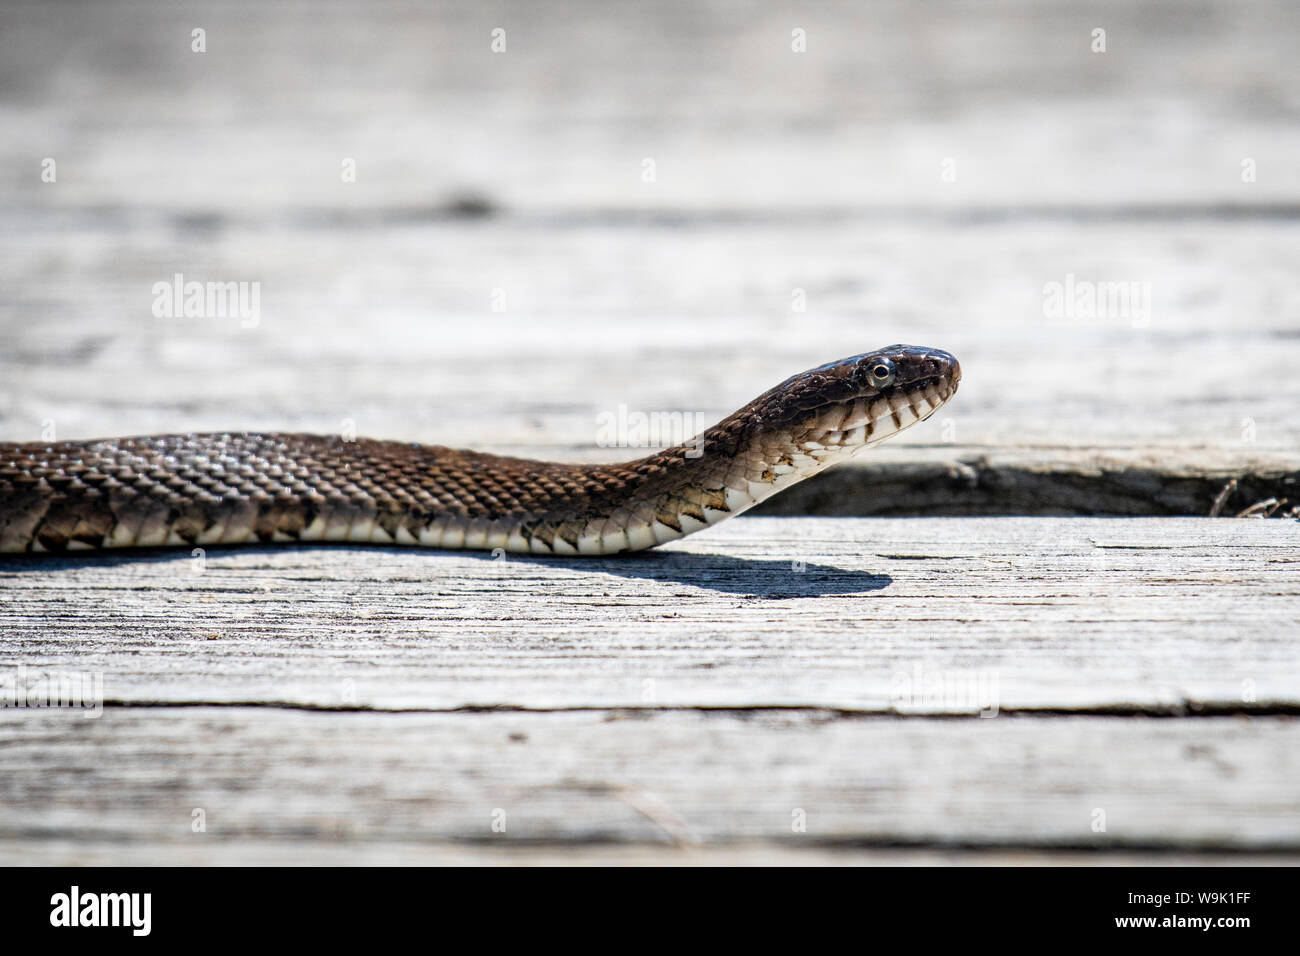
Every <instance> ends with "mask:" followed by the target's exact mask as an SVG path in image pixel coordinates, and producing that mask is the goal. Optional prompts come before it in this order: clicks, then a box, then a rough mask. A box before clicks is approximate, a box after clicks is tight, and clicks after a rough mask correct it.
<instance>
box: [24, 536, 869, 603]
mask: <svg viewBox="0 0 1300 956" xmlns="http://www.w3.org/2000/svg"><path fill="white" fill-rule="evenodd" d="M316 548H328V549H330V550H338V549H347V548H352V549H356V550H357V551H368V552H371V553H374V552H381V553H382V552H391V553H393V554H395V555H404V556H409V555H410V554H412V552H413V550H414V549H411V548H403V547H389V546H386V545H355V544H346V543H341V544H314V543H313V544H301V545H293V544H276V545H266V546H256V545H254V546H251V547H250V546H248V545H240V546H232V547H222V546H219V545H218V546H213V547H212V548H210V549H208V550H209V552H210V553H211V554H213V555H217V554H221V553H223V552H229V553H233V552H235V551H239V552H243V553H249V552H252V553H257V552H264V553H265V554H268V555H273V554H277V553H284V552H285V551H293V550H301V551H306V550H313V549H316ZM426 553H427V554H428V555H429V557H430V560H431V561H436V560H437V559H438V558H439V557H440V556H453V555H454V556H456V557H458V558H470V559H472V560H475V561H483V562H490V563H492V564H494V565H500V564H501V562H502V561H504V562H507V563H508V564H510V565H515V566H523V565H530V566H536V567H537V568H538V569H542V568H557V567H559V568H565V569H568V570H572V571H575V572H580V573H581V572H600V573H602V574H614V575H618V576H619V577H624V578H639V579H641V580H646V581H655V582H657V583H660V584H680V585H689V586H691V587H696V588H703V589H706V590H710V591H717V592H719V593H722V594H734V595H741V596H745V597H759V598H800V597H823V596H826V595H833V594H863V593H866V592H869V591H879V590H882V589H884V588H887V587H889V585H891V584H893V580H894V579H893V578H891V577H890V576H889V575H888V574H879V573H873V572H870V571H855V570H851V569H849V568H839V567H835V566H833V565H828V564H816V563H813V562H809V561H802V560H800V559H790V558H786V559H783V560H771V559H764V558H740V557H735V556H733V555H727V554H707V553H700V552H696V551H643V552H638V553H636V554H625V555H608V556H604V557H599V558H597V557H573V558H568V557H554V556H544V555H530V554H509V555H506V556H505V557H504V558H496V557H493V556H492V555H491V554H489V553H487V552H484V551H442V550H439V549H429V550H428V551H427V552H426ZM188 561H190V554H189V552H188V551H186V550H184V549H180V548H141V549H139V550H135V549H132V550H129V551H102V552H96V553H80V554H77V555H76V556H75V557H74V556H67V555H54V554H40V555H32V554H23V555H16V554H15V555H9V554H6V555H0V574H5V573H10V574H12V573H20V574H21V573H33V572H49V571H67V570H72V569H74V568H84V567H88V566H99V567H114V566H122V565H132V564H153V563H175V564H177V565H180V563H181V562H188Z"/></svg>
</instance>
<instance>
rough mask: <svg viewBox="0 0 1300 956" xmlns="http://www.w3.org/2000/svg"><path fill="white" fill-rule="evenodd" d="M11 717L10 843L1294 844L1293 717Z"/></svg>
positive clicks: (115, 712) (1, 821) (1298, 821)
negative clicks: (196, 827) (198, 818)
mask: <svg viewBox="0 0 1300 956" xmlns="http://www.w3.org/2000/svg"><path fill="white" fill-rule="evenodd" d="M0 730H2V732H3V737H4V739H5V740H6V745H5V747H4V763H5V771H6V772H5V773H4V774H3V775H0V797H2V798H0V838H3V841H4V842H3V843H0V846H14V845H15V843H17V844H20V845H21V844H26V845H27V846H28V847H37V846H40V845H42V844H43V843H45V842H46V841H51V842H54V843H55V845H57V844H58V842H59V841H62V843H63V844H64V846H65V847H66V846H68V845H77V846H80V845H82V844H83V843H84V844H86V845H89V846H92V847H96V846H97V847H100V848H102V847H104V846H105V845H107V844H109V843H114V844H117V845H120V846H129V845H131V844H135V843H137V842H142V843H143V844H145V845H150V846H156V845H163V846H169V847H170V855H172V856H181V857H183V858H188V859H204V858H205V857H206V854H207V853H208V849H207V848H208V847H209V846H210V845H217V846H218V847H219V846H220V845H221V844H223V843H227V842H229V843H231V844H232V845H235V846H239V847H241V848H242V849H243V850H246V851H248V852H249V853H250V854H251V856H246V857H242V861H244V862H266V861H269V860H273V859H277V858H280V859H283V857H284V855H285V853H286V844H287V843H292V842H293V841H302V843H303V844H304V845H306V844H309V843H316V844H325V845H329V844H335V845H337V846H341V847H347V848H349V849H353V850H355V851H356V852H357V854H358V862H363V861H365V859H366V854H367V848H368V847H370V846H372V845H373V846H374V847H376V853H377V854H379V855H380V856H381V858H382V855H384V854H388V855H397V856H398V857H399V858H402V857H405V858H407V859H413V860H418V859H420V858H421V857H427V856H428V855H431V854H433V853H436V852H438V850H439V848H440V847H444V846H445V845H446V843H447V841H457V842H467V843H478V844H484V845H492V844H501V845H504V846H510V845H517V844H520V843H523V844H528V843H537V842H539V841H563V842H565V843H566V844H569V845H574V844H581V843H592V842H595V843H609V842H613V843H640V844H646V843H649V844H653V843H675V844H680V845H686V846H689V845H694V844H703V845H719V844H723V845H725V844H729V843H739V844H741V845H742V847H743V846H746V845H748V846H750V847H753V846H755V845H775V846H777V847H785V848H792V849H793V848H800V847H803V848H812V847H817V846H844V845H847V846H854V845H857V846H871V845H873V844H885V845H897V844H900V843H901V844H907V845H917V846H921V847H929V848H931V849H938V850H943V849H944V848H952V847H958V846H974V847H989V848H998V847H1028V848H1043V849H1053V848H1059V849H1067V850H1068V849H1076V850H1078V849H1107V848H1109V849H1118V850H1126V849H1127V850H1150V849H1159V848H1166V849H1174V850H1177V849H1182V850H1192V849H1199V850H1208V851H1215V850H1219V851H1222V850H1233V849H1236V850H1246V851H1252V850H1253V851H1262V850H1273V851H1279V850H1282V851H1287V852H1289V853H1291V854H1295V853H1297V852H1300V812H1297V811H1300V797H1298V796H1297V794H1300V787H1298V786H1297V784H1300V764H1297V756H1296V755H1297V753H1300V723H1298V722H1297V721H1295V720H1293V719H1288V718H1254V719H1242V718H1198V719H1173V720H1144V719H1124V718H1103V717H1090V718H1075V717H1071V718H1061V719H1052V720H1047V719H1041V718H1037V719H1025V718H1009V717H1001V718H996V719H990V720H982V719H978V718H969V719H957V720H933V719H924V718H884V719H846V718H835V717H832V716H830V715H826V714H819V713H806V712H798V713H775V714H774V713H757V714H755V713H750V714H735V713H722V714H703V713H698V712H676V713H645V714H639V715H630V714H627V713H603V712H597V713H566V714H364V713H361V714H312V713H302V712H294V711H287V710H280V709H256V708H240V707H234V708H219V709H218V708H197V709H184V710H166V709H164V710H152V709H150V710H141V709H138V708H113V709H110V710H108V711H106V712H105V714H104V715H103V717H102V718H100V719H98V720H86V719H83V718H81V717H75V716H72V715H69V714H67V713H54V712H50V711H27V712H17V711H3V712H0ZM195 810H201V811H202V816H203V821H204V825H205V826H206V829H205V830H204V832H201V833H195V832H193V830H192V821H193V820H194V819H195ZM494 819H495V820H497V821H498V827H500V825H501V822H502V821H503V822H504V826H505V829H504V832H498V831H494V829H493V822H494ZM800 827H802V831H801V829H800ZM254 840H256V841H261V840H265V841H267V842H268V843H269V844H270V847H271V849H270V850H268V851H267V855H266V857H265V858H264V857H263V856H262V855H261V853H260V851H258V850H257V849H256V848H255V847H254V846H253V844H252V841H254ZM402 844H409V845H410V847H409V849H410V851H411V852H410V853H409V854H408V853H404V852H403V850H402V849H401V847H400V845H402ZM65 852H66V851H65ZM100 852H103V850H102V849H101V850H100ZM217 858H218V859H220V857H219V856H218V857H217ZM20 859H21V857H20Z"/></svg>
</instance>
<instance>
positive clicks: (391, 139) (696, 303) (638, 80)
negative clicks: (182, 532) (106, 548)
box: [0, 0, 1300, 864]
mask: <svg viewBox="0 0 1300 956" xmlns="http://www.w3.org/2000/svg"><path fill="white" fill-rule="evenodd" d="M1297 27H1300V8H1297V7H1296V6H1295V5H1294V4H1289V3H1284V2H1280V0H1240V2H1238V0H1233V2H1227V0H1209V2H1204V3H1197V4H1192V5H1188V4H1185V3H1181V2H1176V0H1156V2H1150V3H1143V4H1141V5H1134V4H1132V3H1129V2H1126V0H1102V2H1100V3H1093V4H1089V5H1088V7H1087V9H1086V10H1085V9H1082V8H1080V7H1079V6H1078V5H1077V4H1073V3H1069V2H1067V0H1052V2H1046V3H1043V2H1037V0H1034V2H1030V0H1006V2H998V3H991V4H979V5H970V4H966V3H962V2H958V0H942V2H938V3H927V4H923V5H917V4H913V3H907V2H904V0H885V2H878V3H872V4H843V3H839V2H835V0H813V2H810V3H801V4H799V5H798V6H797V8H794V7H788V6H784V5H779V4H773V5H768V6H764V7H759V8H753V7H751V6H750V5H743V4H734V3H731V2H728V0H708V2H698V3H682V4H672V5H657V4H649V5H647V4H634V3H608V2H598V0H582V2H568V3H564V4H545V5H536V4H523V3H512V2H506V0H487V2H481V3H475V4H458V3H434V4H428V5H415V6H412V5H410V4H407V3H402V2H397V0H381V2H376V3H365V4H360V3H357V4H352V3H330V4H320V5H313V6H312V8H311V9H310V11H308V10H305V9H304V8H300V7H298V6H292V5H279V4H271V5H268V4H262V3H257V2H253V0H240V2H223V3H216V2H214V0H182V2H176V3H169V4H166V5H158V4H153V3H147V2H138V0H112V2H96V3H89V2H86V3H61V4H47V3H39V2H34V0H30V2H16V3H9V4H6V5H4V7H3V9H0V124H3V128H4V130H5V133H6V135H5V136H3V137H0V208H3V209H4V215H3V216H0V441H13V440H24V441H25V440H37V439H44V440H52V439H55V438H84V437H95V436H102V435H113V434H132V433H135V434H138V433H152V432H172V431H183V430H225V429H261V430H271V429H274V430H303V431H318V432H337V431H341V430H352V429H355V431H356V432H357V433H359V434H364V435H370V436H373V437H379V438H399V439H409V440H417V441H427V442H437V443H442V444H450V445H456V446H468V447H475V448H480V449H483V450H489V451H498V452H505V453H513V454H524V455H534V456H544V457H553V458H563V459H569V460H587V461H591V460H613V459H619V458H626V457H635V456H638V455H640V454H642V453H643V451H644V449H642V448H640V447H601V446H600V445H599V444H598V437H599V434H600V433H599V423H600V417H601V416H602V415H609V414H616V413H617V412H618V410H619V409H620V408H621V407H626V409H627V410H629V411H631V412H633V413H636V412H643V413H654V412H670V413H672V412H683V413H689V414H690V415H691V416H693V420H695V421H697V422H703V423H705V424H711V423H712V422H713V421H716V420H717V419H718V418H720V417H721V416H722V415H724V414H726V413H728V412H730V411H732V410H733V409H735V408H737V407H739V406H740V405H742V404H743V403H745V402H747V401H748V400H750V399H751V398H753V397H754V396H755V395H757V394H758V393H759V392H761V391H762V390H764V389H766V388H768V387H770V386H771V385H773V384H775V383H776V382H778V381H780V380H782V379H783V378H785V377H786V376H788V375H790V374H792V373H793V372H796V371H799V370H801V369H803V368H807V367H810V366H813V365H816V364H819V363H821V362H824V361H827V360H829V359H833V358H838V357H842V356H846V355H850V354H855V353H857V352H861V351H863V350H866V349H870V348H873V347H877V346H881V345H885V344H887V343H889V342H894V341H903V342H915V343H919V344H931V345H935V346H938V347H941V348H945V349H948V350H950V351H952V352H953V353H955V354H956V355H957V356H958V357H959V358H960V359H961V361H962V364H963V369H964V378H963V383H962V387H961V391H960V393H959V394H958V396H957V398H956V399H955V401H954V402H953V403H952V404H951V405H950V406H949V407H947V408H945V409H944V410H943V412H942V413H941V414H940V415H938V416H937V417H936V418H935V419H934V420H932V421H931V422H928V423H926V424H925V425H923V426H921V427H919V428H917V429H914V430H912V431H909V432H907V433H906V434H904V435H903V436H901V437H900V438H899V439H898V440H896V441H894V442H891V443H889V444H888V445H886V446H884V447H882V448H879V449H877V450H876V452H875V454H874V455H872V456H870V457H869V458H868V459H864V460H863V462H862V464H861V465H860V466H850V467H845V468H843V469H839V470H835V471H832V472H830V473H828V474H826V475H825V476H822V477H821V478H819V479H818V480H816V481H814V482H808V483H806V484H804V485H800V486H797V487H796V488H795V489H793V490H792V491H791V492H789V493H786V494H783V495H781V496H779V497H778V498H776V499H774V500H773V501H772V502H771V503H770V504H769V505H768V506H767V507H766V509H765V511H766V512H767V514H769V515H772V514H784V515H787V516H791V517H785V518H775V517H755V518H750V517H746V518H742V519H738V520H736V521H734V522H729V523H726V524H724V525H723V526H721V527H719V528H718V529H716V530H715V531H713V532H710V533H708V534H707V535H704V536H697V537H693V538H690V539H687V540H686V541H684V542H682V543H680V544H677V545H672V546H670V547H668V548H665V549H664V551H663V553H661V554H652V555H645V556H639V557H634V558H629V559H627V560H619V561H603V562H579V561H526V560H521V559H511V560H507V561H495V560H493V559H491V558H490V557H489V556H484V555H464V554H449V553H426V552H416V551H404V550H398V549H384V548H379V549H363V548H275V549H252V550H247V551H224V552H223V551H211V552H209V553H207V554H206V555H205V556H204V557H203V560H202V562H201V564H200V563H199V562H196V560H195V559H194V558H192V557H190V556H189V555H188V554H187V553H184V552H181V553H179V554H176V553H163V552H150V553H145V554H141V555H135V556H130V557H126V556H92V557H86V558H80V559H78V560H75V561H72V560H61V559H52V560H39V561H38V560H33V559H6V560H2V561H0V679H3V680H5V681H7V682H8V683H6V684H4V687H6V688H7V687H10V686H16V682H19V681H21V682H22V683H23V684H24V686H29V687H39V686H41V683H42V682H43V681H48V680H49V679H50V678H52V677H53V678H57V677H58V676H59V675H64V676H78V677H89V678H91V679H92V680H94V679H96V678H98V679H101V680H102V694H103V697H104V700H105V704H104V710H103V713H102V716H100V717H98V718H96V719H93V720H92V719H87V718H85V717H84V716H83V715H81V714H77V713H71V712H68V711H50V710H39V709H17V708H12V707H9V708H0V862H13V863H25V864H26V863H47V862H60V863H104V862H129V863H142V864H149V863H166V862H173V863H196V862H212V863H239V862H262V863H276V862H280V863H283V862H291V863H299V862H300V863H322V862H331V863H363V862H377V863H488V864H496V863H520V864H535V863H590V862H613V863H726V864H744V863H764V862H784V863H795V864H798V863H815V864H825V863H850V864H856V863H940V864H961V863H1022V862H1044V861H1046V862H1056V863H1074V864H1080V863H1084V864H1086V863H1094V862H1109V863H1121V864H1122V863H1129V862H1171V863H1188V862H1192V863H1238V862H1295V861H1296V860H1297V859H1300V857H1297V851H1298V849H1300V846H1298V845H1300V831H1298V827H1297V820H1300V798H1298V797H1297V794H1300V774H1298V773H1297V767H1296V761H1295V757H1294V754H1295V752H1296V743H1297V741H1296V740H1295V739H1294V738H1295V718H1296V715H1297V711H1298V709H1300V627H1298V626H1297V623H1296V622H1297V620H1300V559H1298V558H1297V554H1298V553H1300V552H1298V551H1297V547H1296V544H1297V534H1298V533H1300V532H1298V531H1297V528H1298V527H1300V526H1297V524H1296V523H1295V522H1294V521H1248V520H1240V521H1231V520H1225V519H1220V520H1215V521H1210V520H1193V519H1171V518H1161V519H1155V518H1125V519H1099V518H1086V519H1069V520H1067V519H1063V518H1060V517H1038V518H968V517H951V516H953V515H986V514H999V515H1006V514H1020V515H1025V514H1032V515H1045V516H1057V515H1070V514H1078V515H1087V514H1098V513H1101V514H1116V515H1118V514H1123V515H1205V514H1208V513H1209V511H1210V508H1211V505H1212V502H1213V501H1214V499H1215V496H1216V495H1217V494H1218V492H1219V490H1220V489H1222V488H1223V486H1224V485H1225V484H1226V483H1227V482H1228V481H1229V480H1232V479H1236V480H1237V485H1236V486H1235V490H1234V491H1233V493H1232V495H1231V497H1230V498H1228V499H1227V501H1226V503H1225V505H1224V508H1223V513H1224V514H1234V513H1236V512H1238V511H1240V510H1241V509H1244V508H1246V507H1248V506H1250V505H1251V504H1253V503H1254V502H1257V501H1260V500H1263V499H1267V498H1270V497H1273V498H1279V499H1280V498H1287V499H1289V501H1288V505H1287V507H1290V506H1293V505H1296V504H1297V503H1300V490H1297V488H1296V485H1297V480H1298V477H1300V416H1297V414H1296V411H1297V408H1300V378H1298V377H1297V376H1296V375H1295V369H1296V368H1297V366H1298V365H1300V296H1297V295H1296V291H1295V263H1296V261H1297V260H1298V259H1300V228H1298V227H1300V126H1298V125H1297V124H1296V123H1295V122H1294V117H1295V115H1296V114H1297V112H1300V71H1297V70H1296V69H1295V68H1294V64H1293V61H1294V55H1295V51H1294V37H1295V35H1296V32H1297ZM196 28H201V29H203V30H204V31H205V36H206V43H207V48H206V52H203V53H194V52H192V51H191V36H192V31H193V30H195V29H196ZM498 28H499V29H503V30H505V31H506V39H507V50H506V51H505V52H503V53H500V54H494V53H492V52H491V50H490V46H489V44H490V42H491V39H492V31H493V30H494V29H498ZM1098 28H1102V29H1105V31H1106V39H1107V49H1106V52H1105V53H1094V52H1093V51H1092V49H1091V45H1092V42H1093V40H1092V32H1093V30H1095V29H1098ZM796 29H799V30H803V31H805V36H806V41H807V48H806V52H803V53H795V52H793V51H792V50H791V39H792V31H793V30H796ZM47 160H52V161H54V163H55V164H56V169H57V174H56V178H55V180H54V181H53V182H46V181H43V179H42V171H43V169H44V168H45V166H46V161H47ZM647 160H651V161H652V162H653V164H654V170H655V176H654V178H653V181H646V179H645V178H644V172H645V170H646V168H647V166H646V161H647ZM347 161H355V169H356V180H355V182H344V181H343V177H342V175H341V170H342V168H343V166H344V164H345V163H346V162H347ZM1243 163H1248V164H1250V166H1251V169H1252V170H1253V171H1254V175H1253V177H1250V178H1243V170H1244V166H1243ZM949 171H951V172H955V176H945V173H946V172H949ZM177 273H180V274H182V275H183V276H184V277H185V279H187V280H197V281H201V282H209V281H211V282H231V281H234V282H247V283H256V284H257V288H258V290H259V296H260V299H259V303H260V307H259V310H258V314H257V316H256V321H255V322H248V323H244V322H241V321H240V320H239V319H238V318H223V317H220V316H215V315H209V316H206V317H197V318H159V317H157V316H155V314H154V312H153V304H154V299H155V293H154V286H155V284H156V283H159V282H167V281H171V280H172V278H173V276H174V275H176V274H177ZM1067 281H1079V282H1093V283H1107V282H1121V283H1137V284H1138V285H1137V286H1135V287H1134V290H1136V291H1138V292H1139V293H1140V294H1142V295H1146V294H1149V297H1150V298H1149V303H1150V309H1149V313H1147V312H1144V313H1143V314H1141V315H1131V314H1130V315H1124V314H1118V313H1116V312H1114V311H1111V312H1104V311H1103V312H1102V313H1100V314H1097V315H1095V316H1093V317H1088V316H1084V315H1070V316H1067V315H1057V314H1055V313H1053V311H1052V309H1051V306H1050V301H1049V290H1050V289H1051V288H1052V285H1051V284H1053V283H1065V282H1067ZM917 514H926V515H943V516H946V517H933V518H925V519H917V518H903V517H888V518H880V517H877V518H869V519H859V518H846V517H838V518H834V519H830V518H812V517H809V516H813V515H822V516H824V515H837V516H863V515H917ZM991 701H992V702H993V703H996V709H997V713H998V716H997V717H994V718H989V719H983V718H980V717H977V716H975V714H977V713H979V712H980V711H989V710H991V709H992V708H991V707H990V706H989V705H990V702H991ZM195 808H204V809H205V811H206V813H207V815H208V816H207V819H208V829H207V831H206V832H205V833H202V834H197V833H193V832H192V831H191V829H190V821H191V814H192V812H193V810H194V809H195ZM496 808H501V809H503V810H505V811H506V813H507V818H508V826H507V831H506V832H505V833H503V834H495V833H493V832H492V831H491V830H490V828H489V824H490V822H491V814H492V811H493V810H494V809H496ZM796 808H802V809H804V810H805V811H806V812H807V831H806V832H805V833H794V832H792V830H791V826H790V824H791V813H792V811H793V810H794V809H796ZM1098 809H1101V810H1103V811H1104V812H1105V814H1106V829H1105V831H1094V830H1093V828H1092V822H1093V819H1094V817H1093V813H1094V811H1095V810H1098ZM1099 850H1100V851H1102V852H1098V851H1099Z"/></svg>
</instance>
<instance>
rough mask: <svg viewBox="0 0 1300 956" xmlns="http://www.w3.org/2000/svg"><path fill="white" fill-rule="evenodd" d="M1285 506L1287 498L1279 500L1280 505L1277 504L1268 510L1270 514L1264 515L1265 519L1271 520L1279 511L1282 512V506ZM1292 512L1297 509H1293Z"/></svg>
mask: <svg viewBox="0 0 1300 956" xmlns="http://www.w3.org/2000/svg"><path fill="white" fill-rule="evenodd" d="M1284 504H1286V499H1285V498H1280V499H1278V503H1277V504H1275V505H1274V506H1273V507H1271V508H1269V509H1268V514H1266V515H1264V517H1265V518H1271V517H1273V515H1275V514H1277V513H1278V511H1279V510H1281V508H1282V506H1283V505H1284ZM1292 510H1293V511H1294V510H1295V509H1294V508H1293V509H1292Z"/></svg>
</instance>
